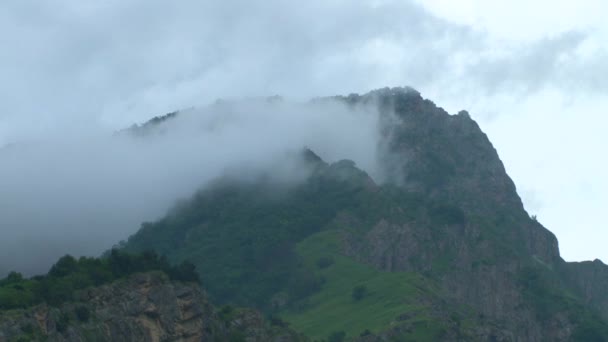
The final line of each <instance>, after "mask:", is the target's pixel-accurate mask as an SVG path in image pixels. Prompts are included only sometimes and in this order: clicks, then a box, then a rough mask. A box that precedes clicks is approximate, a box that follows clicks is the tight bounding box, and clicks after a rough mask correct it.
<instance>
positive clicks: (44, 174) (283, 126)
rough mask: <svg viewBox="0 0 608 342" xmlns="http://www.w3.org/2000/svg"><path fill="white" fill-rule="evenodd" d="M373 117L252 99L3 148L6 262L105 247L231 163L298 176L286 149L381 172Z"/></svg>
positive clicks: (26, 264)
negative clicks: (138, 126) (149, 124)
mask: <svg viewBox="0 0 608 342" xmlns="http://www.w3.org/2000/svg"><path fill="white" fill-rule="evenodd" d="M377 119H378V116H377V115H375V114H374V113H373V112H371V111H370V110H367V109H363V108H359V109H354V110H351V109H348V108H346V107H345V106H344V105H342V104H339V103H334V102H328V103H322V104H321V103H319V104H289V103H286V102H284V101H268V100H246V101H237V102H221V103H217V104H215V105H212V106H209V107H205V108H202V109H189V110H186V111H182V112H180V113H179V115H178V116H177V117H176V118H174V119H171V120H167V121H165V122H163V123H162V124H160V125H158V126H156V127H153V128H151V129H149V130H148V132H147V134H145V135H144V136H140V135H138V136H135V135H133V134H118V135H116V134H111V132H107V134H100V133H99V132H98V131H95V129H91V131H90V132H79V133H78V134H71V135H70V136H68V137H64V138H58V137H41V138H40V139H38V140H37V141H33V142H28V143H25V142H22V143H19V144H15V145H13V146H10V147H8V148H5V149H3V150H1V151H0V165H2V167H1V168H0V189H1V195H0V227H1V229H2V239H1V240H0V271H8V270H18V271H21V272H24V273H27V274H32V273H39V272H46V270H47V269H48V267H49V266H50V265H51V263H53V262H54V261H55V260H56V259H57V258H58V257H59V256H61V255H64V254H66V253H70V254H73V255H99V254H100V253H101V252H103V251H104V250H106V249H108V248H110V247H111V246H112V245H114V244H116V243H118V242H119V241H120V240H122V239H126V238H127V237H128V236H129V235H130V234H132V233H134V232H135V231H136V230H137V229H138V228H139V225H140V224H141V222H143V221H150V220H154V219H157V218H159V217H160V216H162V215H163V214H164V213H165V212H166V211H167V209H168V208H169V207H170V206H171V205H172V203H174V202H175V201H176V200H177V199H179V198H184V197H187V196H189V195H191V194H192V193H193V192H194V191H195V190H197V189H198V188H199V187H200V186H202V185H204V184H205V183H206V182H208V181H210V180H212V179H214V178H216V177H218V176H220V175H222V173H223V172H224V171H225V170H228V169H231V170H235V169H237V170H238V174H241V175H242V176H244V177H245V176H247V175H251V174H254V173H256V172H270V173H271V174H273V175H274V176H275V177H281V179H282V180H287V181H297V180H298V177H301V175H298V174H297V172H293V171H294V169H293V168H290V167H289V166H288V164H289V163H290V161H289V159H288V158H286V156H288V155H293V152H294V151H297V150H300V149H301V148H303V147H309V148H311V149H312V150H313V151H315V152H316V153H317V154H319V155H320V156H321V157H322V158H324V159H325V160H326V161H329V162H331V161H336V160H340V159H345V158H347V159H352V160H354V161H355V162H356V163H357V164H358V165H359V166H360V167H362V168H364V169H365V170H368V171H369V172H370V174H371V175H374V174H377V167H376V156H375V153H376V144H377V140H378V139H377V122H376V121H377ZM290 153H291V154H290Z"/></svg>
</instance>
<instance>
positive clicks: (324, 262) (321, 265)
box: [317, 257, 334, 269]
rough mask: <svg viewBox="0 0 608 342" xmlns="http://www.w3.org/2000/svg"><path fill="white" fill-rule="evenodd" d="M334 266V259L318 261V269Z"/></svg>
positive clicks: (320, 259)
mask: <svg viewBox="0 0 608 342" xmlns="http://www.w3.org/2000/svg"><path fill="white" fill-rule="evenodd" d="M333 264H334V259H333V258H332V257H321V258H319V259H318V260H317V267H319V268H320V269H324V268H328V267H329V266H331V265H333Z"/></svg>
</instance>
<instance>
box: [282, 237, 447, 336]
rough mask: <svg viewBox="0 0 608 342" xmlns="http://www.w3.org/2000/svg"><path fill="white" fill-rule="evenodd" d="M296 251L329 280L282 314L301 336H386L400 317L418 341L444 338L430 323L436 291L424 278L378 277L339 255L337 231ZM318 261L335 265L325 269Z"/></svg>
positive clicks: (436, 325) (402, 274) (384, 274)
mask: <svg viewBox="0 0 608 342" xmlns="http://www.w3.org/2000/svg"><path fill="white" fill-rule="evenodd" d="M296 249H297V252H298V254H299V255H300V256H301V257H303V259H304V263H305V265H306V267H308V268H310V269H314V270H315V273H316V274H317V275H318V276H319V277H321V279H323V280H324V281H323V285H322V287H321V289H320V290H319V291H318V292H316V293H315V294H313V295H312V296H310V297H308V298H307V299H305V300H304V301H302V302H301V303H299V305H296V306H295V308H294V309H290V310H285V311H284V312H282V317H283V319H284V320H286V321H288V322H289V323H290V324H291V326H292V327H293V328H295V329H296V330H298V331H300V332H303V333H305V334H306V335H308V336H310V337H312V338H314V339H321V338H326V337H327V336H328V335H330V334H331V333H333V332H337V331H344V332H346V334H347V336H349V337H354V336H359V334H360V333H362V332H363V331H364V330H366V329H368V330H370V331H371V332H373V333H379V332H382V331H385V330H387V329H388V328H390V326H391V323H392V322H394V321H395V320H396V319H397V318H398V317H400V316H401V317H402V318H405V317H407V318H408V319H407V320H408V323H411V324H412V327H413V330H412V331H411V335H412V336H411V337H413V338H414V337H418V338H419V339H426V340H432V339H433V337H437V336H438V335H439V334H440V333H441V331H442V329H443V328H442V325H441V323H440V322H437V321H434V319H433V318H431V316H430V315H429V312H428V307H427V303H428V300H429V299H431V298H433V297H434V296H435V294H434V293H433V292H432V291H433V289H434V288H435V287H434V286H433V285H432V284H431V283H430V282H429V281H428V280H426V279H425V278H423V277H422V276H420V275H418V274H414V273H405V272H400V273H390V272H382V271H378V270H376V269H374V268H372V267H370V266H366V265H364V264H361V263H358V262H356V261H354V260H352V259H350V258H348V257H345V256H342V255H340V254H339V253H338V251H339V232H338V231H335V230H330V231H325V232H321V233H317V234H315V235H313V236H310V237H308V238H307V239H305V240H303V241H302V242H300V243H299V244H298V245H297V247H296ZM319 260H332V261H333V263H331V264H330V265H329V266H326V267H324V268H322V267H319ZM358 286H364V287H365V289H366V294H365V295H364V296H363V298H361V299H360V300H355V299H354V298H353V296H352V293H353V289H354V288H355V287H358Z"/></svg>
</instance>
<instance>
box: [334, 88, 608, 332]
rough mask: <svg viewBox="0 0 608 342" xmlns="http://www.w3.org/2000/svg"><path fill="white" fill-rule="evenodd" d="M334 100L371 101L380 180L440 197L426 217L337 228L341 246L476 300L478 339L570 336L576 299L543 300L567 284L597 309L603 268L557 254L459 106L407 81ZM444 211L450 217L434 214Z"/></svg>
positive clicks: (453, 295)
mask: <svg viewBox="0 0 608 342" xmlns="http://www.w3.org/2000/svg"><path fill="white" fill-rule="evenodd" d="M343 100H346V101H348V102H349V103H352V104H357V103H374V104H375V105H377V106H378V108H379V111H380V115H381V118H383V121H384V123H385V124H384V126H383V127H384V137H385V140H384V141H383V143H382V144H381V148H382V152H383V158H384V160H383V163H384V166H385V171H386V174H387V176H388V181H389V182H393V183H395V184H398V185H399V186H400V187H402V188H404V189H407V190H408V191H411V192H415V193H419V194H421V195H422V197H423V198H426V199H427V200H428V199H430V200H431V201H437V202H439V203H440V204H438V205H437V210H436V211H433V210H432V209H431V210H430V211H429V212H428V213H427V215H428V217H427V218H424V216H423V218H422V219H420V218H419V219H417V220H413V221H405V222H404V221H399V220H390V219H383V220H381V221H379V222H377V223H375V224H374V225H373V226H372V227H371V229H370V230H369V231H367V232H366V233H365V236H364V238H363V239H361V238H360V237H359V238H358V237H353V234H352V233H350V232H345V236H346V238H345V239H344V250H345V251H346V253H347V254H348V255H350V256H351V257H353V258H356V259H358V260H361V261H362V262H366V263H369V264H372V265H374V266H375V267H376V268H379V269H383V270H386V271H390V272H399V271H413V272H423V273H425V274H429V275H430V276H431V277H434V278H438V279H439V280H440V283H441V285H442V288H443V289H444V293H445V295H446V298H449V299H450V300H452V301H455V302H457V303H461V304H465V305H470V306H471V307H473V308H475V310H476V311H477V312H478V314H479V317H480V321H479V322H478V324H481V325H482V326H483V325H484V323H483V322H484V321H485V322H487V323H488V324H486V327H492V328H491V329H489V331H487V334H486V335H485V337H484V339H485V338H489V339H494V338H495V339H497V340H509V341H512V340H517V341H543V340H552V341H560V340H563V341H565V340H569V339H570V338H572V337H573V336H576V334H578V333H579V332H577V331H576V327H577V324H578V323H579V322H578V320H577V319H576V318H574V319H573V318H572V312H580V308H579V307H578V305H579V304H573V303H569V304H564V305H563V306H559V305H556V306H554V307H551V308H548V307H546V303H544V302H545V301H555V302H563V303H566V302H568V301H569V299H566V297H567V295H566V292H568V291H573V292H574V293H576V295H577V296H579V295H582V297H583V298H584V301H585V304H586V305H588V307H593V308H595V309H599V310H601V311H602V312H603V313H604V316H605V317H606V312H607V311H606V309H607V308H608V305H607V304H608V299H607V298H608V297H607V296H606V289H608V268H607V267H606V266H605V265H603V264H601V263H598V262H594V263H582V264H566V263H564V262H563V260H562V259H561V258H560V256H559V249H558V244H557V239H556V238H555V236H554V235H553V234H552V233H551V232H549V231H548V230H547V229H545V228H544V227H543V226H542V225H541V224H539V223H538V222H536V221H535V220H533V219H531V218H530V217H529V216H528V215H527V213H526V212H525V210H524V208H523V205H522V202H521V200H520V198H519V196H518V195H517V192H516V189H515V185H514V183H513V182H512V180H511V179H510V178H509V176H508V175H507V174H506V171H505V169H504V166H503V164H502V162H501V161H500V159H499V157H498V154H497V152H496V150H495V149H494V148H493V147H492V144H491V143H490V141H489V140H488V138H487V136H486V135H485V134H484V133H483V132H482V131H481V130H480V128H479V126H478V125H477V124H476V123H475V122H474V121H473V120H472V119H471V118H470V116H469V115H468V113H466V112H464V111H463V112H460V113H459V114H458V115H448V114H447V113H446V112H445V111H444V110H443V109H441V108H438V107H436V106H435V105H434V104H433V103H432V102H431V101H428V100H425V99H423V98H422V97H421V96H420V94H419V93H418V92H416V91H414V90H412V89H382V90H378V91H375V92H372V93H369V94H367V95H364V96H350V97H348V98H343ZM443 215H449V216H450V217H451V219H449V220H446V221H445V222H439V223H438V222H436V221H435V222H433V219H432V218H433V217H437V216H443ZM562 268H565V269H566V270H567V271H566V274H567V275H568V276H567V277H568V279H569V285H568V284H565V283H564V281H565V279H564V278H563V277H562V276H561V275H560V273H559V272H558V270H559V269H562ZM530 279H532V280H530ZM591 311H593V310H591Z"/></svg>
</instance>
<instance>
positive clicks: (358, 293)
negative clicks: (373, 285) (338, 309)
mask: <svg viewBox="0 0 608 342" xmlns="http://www.w3.org/2000/svg"><path fill="white" fill-rule="evenodd" d="M367 294H368V292H367V287H365V286H363V285H359V286H356V287H355V288H354V289H353V292H352V297H353V299H354V300H356V301H360V300H361V299H363V298H364V297H365V296H367Z"/></svg>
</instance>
